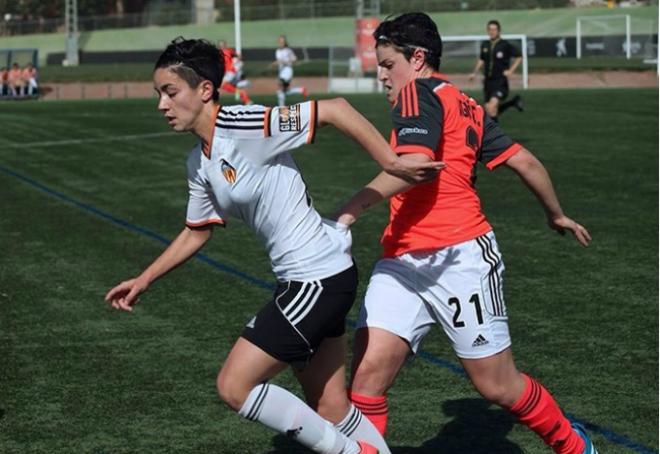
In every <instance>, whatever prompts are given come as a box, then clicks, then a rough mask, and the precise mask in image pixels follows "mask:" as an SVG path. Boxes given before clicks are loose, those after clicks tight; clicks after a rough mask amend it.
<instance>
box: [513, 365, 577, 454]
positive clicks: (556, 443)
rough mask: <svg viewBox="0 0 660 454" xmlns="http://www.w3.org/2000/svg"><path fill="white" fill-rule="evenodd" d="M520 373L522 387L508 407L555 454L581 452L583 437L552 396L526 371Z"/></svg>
mask: <svg viewBox="0 0 660 454" xmlns="http://www.w3.org/2000/svg"><path fill="white" fill-rule="evenodd" d="M522 376H523V378H524V379H525V390H524V391H523V393H522V395H521V396H520V398H519V399H518V401H517V402H516V403H515V404H513V406H512V407H511V408H509V411H510V412H511V413H513V415H514V416H515V417H517V418H518V420H519V421H520V422H521V423H523V424H525V425H526V426H527V427H529V428H530V429H532V430H533V431H534V432H536V433H537V434H538V435H539V436H540V437H541V438H542V439H543V441H544V442H545V443H546V444H547V445H548V446H550V447H551V448H552V450H553V451H554V452H556V453H557V454H582V453H583V452H584V448H585V446H584V441H583V440H582V438H581V437H580V436H579V435H578V434H577V432H575V430H573V428H572V427H571V423H570V421H569V420H568V419H566V417H565V416H564V414H563V413H562V412H561V409H560V408H559V405H557V402H556V401H555V399H553V397H552V396H551V395H550V393H549V392H548V390H547V389H545V388H544V387H543V385H541V384H540V383H538V382H537V381H536V380H534V379H533V378H530V377H528V376H527V375H525V374H522Z"/></svg>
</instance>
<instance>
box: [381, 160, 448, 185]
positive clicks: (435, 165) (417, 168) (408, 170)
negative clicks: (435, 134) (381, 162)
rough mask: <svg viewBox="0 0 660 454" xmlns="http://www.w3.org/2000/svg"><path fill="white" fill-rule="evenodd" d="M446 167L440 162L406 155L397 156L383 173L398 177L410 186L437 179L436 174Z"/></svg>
mask: <svg viewBox="0 0 660 454" xmlns="http://www.w3.org/2000/svg"><path fill="white" fill-rule="evenodd" d="M445 167H446V165H445V163H444V162H442V161H430V160H429V159H428V158H425V159H421V160H420V159H419V158H417V157H414V156H411V155H406V156H398V157H397V159H396V161H394V163H393V165H392V166H391V167H390V168H388V169H385V172H387V173H389V174H390V175H393V176H395V177H399V178H401V179H402V180H404V181H407V182H408V183H412V184H418V183H426V182H428V181H431V180H434V179H436V178H437V177H438V173H439V172H440V171H441V170H442V169H444V168H445Z"/></svg>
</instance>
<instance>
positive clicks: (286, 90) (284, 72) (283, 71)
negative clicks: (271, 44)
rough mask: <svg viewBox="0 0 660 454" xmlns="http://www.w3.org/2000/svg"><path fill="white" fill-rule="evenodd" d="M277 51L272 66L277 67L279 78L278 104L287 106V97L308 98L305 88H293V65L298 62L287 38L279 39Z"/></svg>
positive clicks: (281, 36) (280, 37)
mask: <svg viewBox="0 0 660 454" xmlns="http://www.w3.org/2000/svg"><path fill="white" fill-rule="evenodd" d="M277 44H278V47H277V50H276V51H275V61H274V62H273V63H271V64H272V65H277V78H278V84H279V90H277V104H278V105H279V106H283V105H284V104H286V95H292V94H301V95H303V96H307V95H308V93H307V89H306V88H305V87H291V80H292V79H293V64H294V63H295V62H296V61H297V60H298V57H296V53H295V52H294V51H293V49H291V48H290V47H289V43H287V41H286V36H284V35H280V36H279V38H277Z"/></svg>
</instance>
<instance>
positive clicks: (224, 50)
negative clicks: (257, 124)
mask: <svg viewBox="0 0 660 454" xmlns="http://www.w3.org/2000/svg"><path fill="white" fill-rule="evenodd" d="M218 49H219V51H220V55H221V56H222V60H223V62H224V64H225V76H224V78H223V79H222V85H221V86H220V89H221V90H224V91H226V92H228V93H234V94H238V96H239V98H240V99H241V102H242V103H243V104H245V105H250V104H252V100H251V99H250V97H249V96H248V94H247V91H245V90H243V89H241V88H238V87H237V85H238V82H239V77H238V70H237V68H236V65H235V64H234V62H235V61H236V59H237V58H238V55H237V54H236V51H235V50H234V49H232V48H231V47H228V46H227V42H226V41H224V40H222V41H219V42H218Z"/></svg>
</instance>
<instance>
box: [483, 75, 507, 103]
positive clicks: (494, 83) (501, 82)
mask: <svg viewBox="0 0 660 454" xmlns="http://www.w3.org/2000/svg"><path fill="white" fill-rule="evenodd" d="M507 96H509V81H508V80H507V78H506V77H505V76H502V77H497V78H493V79H485V80H484V100H485V102H488V101H490V99H491V98H497V99H499V100H500V101H503V100H505V99H506V98H507Z"/></svg>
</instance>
